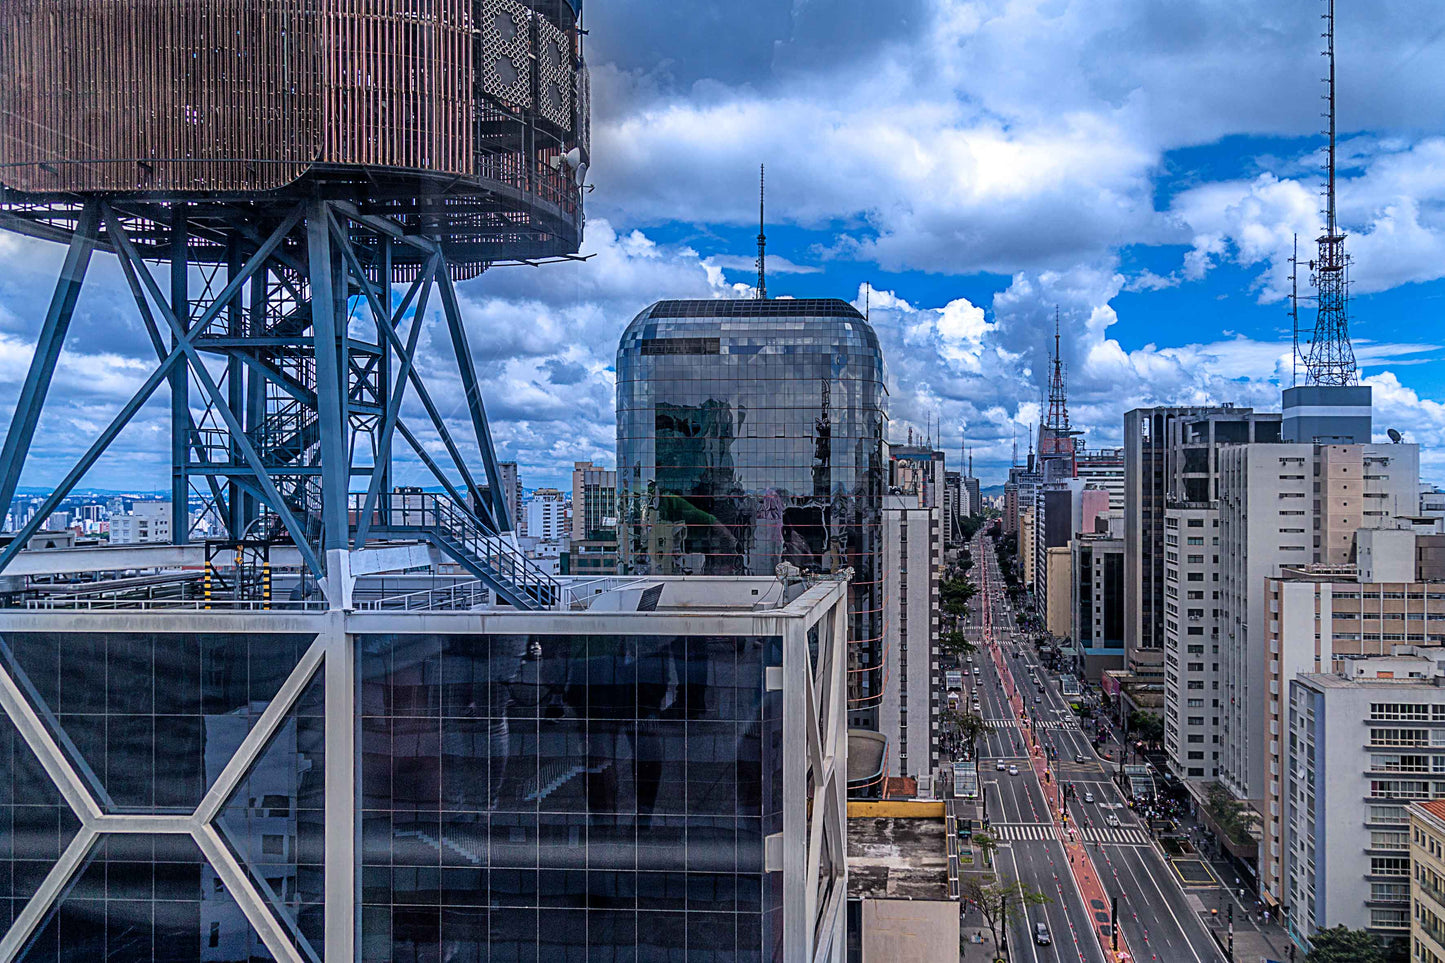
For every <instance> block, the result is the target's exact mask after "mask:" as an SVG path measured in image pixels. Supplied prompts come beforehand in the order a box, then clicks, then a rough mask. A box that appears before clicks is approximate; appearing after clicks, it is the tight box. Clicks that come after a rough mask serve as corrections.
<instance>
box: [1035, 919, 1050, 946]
mask: <svg viewBox="0 0 1445 963" xmlns="http://www.w3.org/2000/svg"><path fill="white" fill-rule="evenodd" d="M1053 941H1054V938H1053V937H1052V936H1050V935H1049V928H1048V927H1047V926H1045V925H1044V924H1043V923H1035V924H1034V942H1035V943H1037V944H1039V945H1040V946H1048V945H1049V944H1050V943H1052V942H1053Z"/></svg>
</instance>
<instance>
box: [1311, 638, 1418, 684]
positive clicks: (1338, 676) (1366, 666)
mask: <svg viewBox="0 0 1445 963" xmlns="http://www.w3.org/2000/svg"><path fill="white" fill-rule="evenodd" d="M1296 678H1297V679H1299V680H1301V681H1303V682H1306V683H1308V684H1309V685H1312V686H1314V687H1316V688H1319V689H1348V688H1353V687H1356V686H1371V685H1382V686H1384V685H1388V686H1400V685H1415V686H1421V687H1429V688H1439V687H1441V686H1442V685H1445V646H1438V645H1436V646H1414V645H1397V646H1393V647H1392V651H1391V654H1390V655H1371V656H1362V657H1358V658H1352V659H1347V660H1346V662H1345V668H1344V670H1343V671H1340V672H1301V673H1300V674H1299V675H1298V676H1296Z"/></svg>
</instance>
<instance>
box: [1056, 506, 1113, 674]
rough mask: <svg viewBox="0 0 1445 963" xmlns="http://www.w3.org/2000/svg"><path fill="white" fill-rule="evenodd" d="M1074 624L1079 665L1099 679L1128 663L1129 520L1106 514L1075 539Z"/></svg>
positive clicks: (1072, 635)
mask: <svg viewBox="0 0 1445 963" xmlns="http://www.w3.org/2000/svg"><path fill="white" fill-rule="evenodd" d="M1070 552H1071V553H1072V557H1071V560H1070V573H1069V575H1070V581H1071V583H1072V589H1073V594H1072V600H1071V601H1072V605H1071V610H1072V611H1071V615H1072V619H1071V622H1072V626H1071V629H1072V630H1071V632H1070V633H1069V635H1070V638H1071V639H1072V641H1073V644H1074V647H1075V648H1076V649H1077V650H1078V660H1079V668H1080V670H1081V671H1082V672H1083V674H1084V675H1085V676H1087V677H1088V678H1090V679H1092V680H1094V681H1096V682H1097V681H1098V680H1099V677H1100V675H1101V674H1102V673H1103V671H1104V670H1105V669H1119V668H1123V664H1124V621H1125V605H1124V519H1123V517H1122V516H1120V515H1112V514H1111V515H1106V516H1104V517H1102V518H1101V519H1099V523H1098V524H1097V525H1096V526H1095V530H1094V531H1092V532H1088V531H1085V532H1080V533H1078V534H1077V535H1075V536H1074V539H1073V541H1072V542H1071V543H1070Z"/></svg>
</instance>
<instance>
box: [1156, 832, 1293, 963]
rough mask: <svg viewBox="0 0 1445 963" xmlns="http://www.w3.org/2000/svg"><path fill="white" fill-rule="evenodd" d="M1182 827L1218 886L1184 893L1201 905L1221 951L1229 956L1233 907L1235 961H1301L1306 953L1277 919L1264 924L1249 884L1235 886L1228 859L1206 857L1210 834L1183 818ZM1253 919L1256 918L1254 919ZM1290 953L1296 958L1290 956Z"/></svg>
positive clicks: (1233, 870)
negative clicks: (1243, 891) (1185, 829)
mask: <svg viewBox="0 0 1445 963" xmlns="http://www.w3.org/2000/svg"><path fill="white" fill-rule="evenodd" d="M1179 823H1180V825H1181V826H1185V827H1188V828H1189V829H1190V831H1191V838H1192V839H1193V840H1194V841H1195V843H1194V845H1195V849H1196V853H1197V855H1198V857H1199V858H1200V859H1201V860H1203V861H1204V863H1205V864H1206V865H1208V867H1209V870H1210V872H1212V873H1213V874H1214V878H1215V883H1214V885H1212V886H1191V887H1188V888H1187V889H1186V890H1185V892H1186V893H1187V894H1189V895H1190V896H1192V897H1196V898H1197V899H1198V900H1199V902H1200V903H1201V904H1202V908H1201V909H1200V910H1199V915H1200V917H1201V918H1202V919H1203V920H1204V923H1205V926H1206V927H1207V928H1208V929H1209V931H1210V933H1211V934H1212V935H1213V936H1214V938H1215V940H1216V942H1218V943H1219V948H1220V950H1221V951H1224V952H1227V950H1228V946H1229V908H1230V907H1231V906H1233V907H1234V959H1235V960H1248V961H1250V963H1254V961H1256V960H1261V961H1276V963H1289V961H1290V960H1294V959H1302V958H1303V953H1302V952H1301V951H1300V950H1299V949H1298V948H1297V947H1295V945H1294V942H1293V941H1292V940H1291V939H1290V936H1289V933H1288V932H1287V931H1286V930H1285V928H1284V927H1283V926H1282V925H1280V922H1279V920H1278V918H1277V917H1275V916H1274V915H1273V914H1271V918H1270V921H1269V922H1268V923H1264V922H1263V921H1262V911H1263V907H1261V906H1258V905H1257V901H1256V900H1255V899H1254V897H1253V896H1252V895H1250V890H1249V888H1248V884H1247V883H1245V882H1244V881H1243V880H1241V881H1240V882H1239V883H1235V880H1236V879H1239V877H1238V876H1237V875H1236V873H1237V871H1236V869H1235V868H1234V866H1233V864H1231V863H1230V862H1229V861H1228V860H1227V859H1224V858H1223V857H1220V856H1218V855H1207V854H1206V853H1205V852H1204V849H1206V848H1208V847H1209V843H1207V842H1206V843H1204V844H1202V845H1201V843H1200V842H1199V840H1200V838H1201V836H1202V837H1203V838H1204V839H1205V840H1208V839H1209V838H1210V835H1209V832H1208V830H1206V829H1204V828H1203V827H1202V826H1201V825H1200V824H1199V822H1198V820H1196V819H1195V818H1194V817H1192V816H1182V817H1180V819H1179ZM1240 886H1244V887H1245V896H1244V898H1243V899H1241V898H1240V895H1239V891H1240V890H1239V888H1240ZM1251 917H1253V918H1251ZM1291 950H1293V951H1294V954H1293V955H1291Z"/></svg>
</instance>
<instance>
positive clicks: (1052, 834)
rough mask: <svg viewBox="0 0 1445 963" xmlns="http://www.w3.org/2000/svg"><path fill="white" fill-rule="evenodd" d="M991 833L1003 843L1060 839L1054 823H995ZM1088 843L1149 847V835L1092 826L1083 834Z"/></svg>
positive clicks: (1130, 829)
mask: <svg viewBox="0 0 1445 963" xmlns="http://www.w3.org/2000/svg"><path fill="white" fill-rule="evenodd" d="M989 832H990V833H991V834H992V835H993V836H994V838H995V839H998V840H1000V841H1003V842H1029V841H1033V842H1043V841H1047V840H1056V839H1058V838H1059V831H1058V830H1057V829H1056V828H1055V827H1054V825H1053V824H1052V823H995V824H994V825H993V826H991V827H989ZM1083 839H1084V842H1086V843H1109V844H1110V845H1119V846H1147V845H1149V834H1148V833H1146V832H1145V831H1144V830H1143V829H1140V828H1138V827H1136V826H1118V827H1115V826H1090V827H1088V828H1086V829H1085V830H1084V832H1083Z"/></svg>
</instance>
